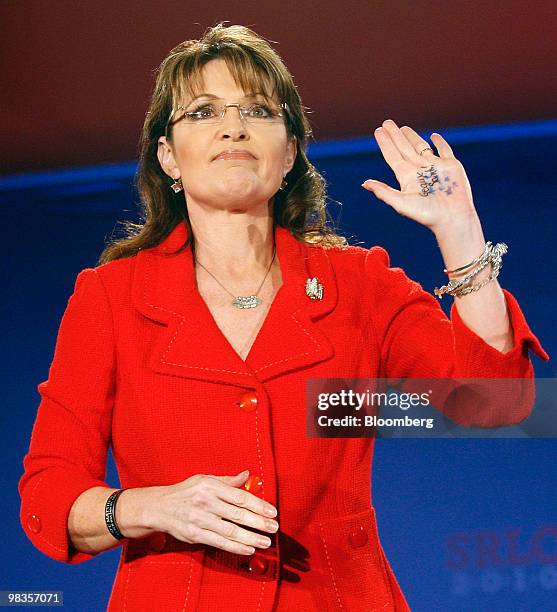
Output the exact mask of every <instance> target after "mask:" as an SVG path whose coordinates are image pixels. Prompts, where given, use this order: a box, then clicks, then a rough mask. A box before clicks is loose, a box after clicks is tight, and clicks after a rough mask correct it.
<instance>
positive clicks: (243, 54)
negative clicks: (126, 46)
mask: <svg viewBox="0 0 557 612" xmlns="http://www.w3.org/2000/svg"><path fill="white" fill-rule="evenodd" d="M218 58H220V59H223V60H225V62H226V64H227V66H228V69H229V70H230V72H231V74H232V76H233V78H234V80H235V81H236V83H237V84H238V85H239V86H240V87H242V89H243V90H244V91H245V92H255V91H263V92H265V93H266V94H267V95H269V96H270V97H276V98H277V99H278V100H280V102H281V103H286V104H287V109H288V110H287V113H286V118H285V124H286V130H287V133H288V135H289V136H292V137H294V138H295V139H296V147H297V155H296V160H295V162H294V166H293V168H292V170H291V171H290V172H289V173H288V174H287V175H286V181H287V186H286V187H285V188H284V190H279V191H278V192H277V193H276V195H275V196H274V206H273V215H274V221H275V223H277V224H279V225H281V226H282V227H285V228H287V229H288V230H290V231H291V232H292V234H293V235H294V236H296V238H298V239H299V240H301V241H304V242H308V243H313V244H315V243H318V244H322V245H323V246H327V247H329V246H345V245H346V239H345V238H344V237H343V236H340V235H338V234H337V233H336V232H335V231H334V229H333V228H332V227H331V226H329V225H328V219H327V210H326V183H325V180H324V178H323V177H322V176H321V174H320V173H319V172H318V171H317V170H316V169H315V167H314V166H313V164H312V163H311V162H310V161H309V160H308V158H307V156H306V149H307V144H308V139H309V138H310V137H311V136H312V132H311V126H310V124H309V121H308V118H307V115H306V109H305V108H304V106H303V105H302V101H301V98H300V95H299V93H298V90H297V89H296V86H295V84H294V81H293V79H292V75H291V74H290V72H289V71H288V69H287V68H286V66H285V65H284V63H283V61H282V59H281V58H280V56H279V55H278V53H277V52H276V51H275V50H274V49H273V48H272V47H271V45H270V44H269V43H268V42H267V40H265V39H264V38H262V37H261V36H259V35H258V34H256V33H255V32H254V31H253V30H250V29H249V28H247V27H245V26H240V25H232V26H228V27H226V26H224V25H223V23H219V24H217V25H216V26H214V27H212V28H209V29H208V30H207V31H206V32H205V33H204V35H203V36H202V37H201V38H200V39H199V40H187V41H185V42H182V43H180V44H179V45H178V46H176V47H174V49H172V50H171V51H170V53H169V54H168V56H167V57H166V58H165V59H164V60H163V62H162V63H161V65H160V66H159V68H158V70H157V73H156V80H155V85H154V89H153V93H152V97H151V102H150V104H149V109H148V111H147V115H146V117H145V122H144V124H143V131H142V135H141V140H140V157H139V166H138V171H137V175H136V186H137V190H138V193H139V197H140V217H141V219H142V221H143V222H142V223H133V222H132V221H124V222H123V225H124V227H125V233H126V236H125V237H124V238H120V239H116V240H113V241H112V242H111V243H109V244H108V245H107V246H106V247H105V249H104V250H103V252H102V253H101V255H100V257H99V260H98V263H99V265H100V264H104V263H107V262H109V261H112V260H113V259H119V258H122V257H130V256H132V255H135V254H136V253H137V252H138V251H139V250H141V249H146V248H150V247H153V246H156V245H157V244H159V243H160V242H162V240H164V238H165V237H166V236H167V235H168V234H169V233H170V232H171V231H172V230H173V229H174V227H175V226H176V225H177V224H178V223H179V222H181V221H183V220H185V222H186V224H187V228H188V238H187V240H186V242H185V243H184V244H183V245H181V246H180V248H179V249H178V250H177V251H176V252H175V253H179V252H181V251H182V250H184V249H185V248H187V247H188V245H189V244H192V245H193V240H192V238H193V232H192V228H191V224H190V222H189V217H188V212H187V206H186V205H185V202H184V198H183V195H182V193H179V194H175V193H174V192H173V191H172V190H171V189H170V183H171V182H172V181H171V179H170V177H168V176H167V175H166V174H165V172H164V171H163V170H162V168H161V166H160V163H159V160H158V157H157V148H158V140H159V137H160V136H163V135H164V134H165V130H166V129H167V123H168V119H169V117H170V116H171V113H172V111H173V109H174V108H175V107H176V104H177V101H178V100H180V99H182V98H183V97H184V95H185V94H189V95H190V96H191V97H194V95H196V94H197V93H198V91H199V87H200V85H201V82H202V70H203V67H204V66H205V64H206V63H207V62H209V61H210V60H213V59H218ZM168 137H169V138H170V139H171V138H172V131H171V127H170V131H169V132H168Z"/></svg>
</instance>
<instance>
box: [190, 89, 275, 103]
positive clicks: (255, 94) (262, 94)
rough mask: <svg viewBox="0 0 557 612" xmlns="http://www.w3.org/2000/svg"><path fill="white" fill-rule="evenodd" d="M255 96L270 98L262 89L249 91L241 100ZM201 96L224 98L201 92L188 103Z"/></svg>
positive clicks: (216, 98)
mask: <svg viewBox="0 0 557 612" xmlns="http://www.w3.org/2000/svg"><path fill="white" fill-rule="evenodd" d="M255 96H263V97H264V98H267V99H269V96H268V95H267V94H266V93H264V92H262V91H254V92H253V93H248V94H246V95H245V96H243V97H241V98H240V100H247V99H248V98H255ZM199 98H209V99H210V100H223V99H224V98H219V96H215V94H211V93H200V94H199V95H197V96H195V98H192V99H191V100H190V102H189V103H188V106H189V104H191V103H192V102H195V101H196V100H199Z"/></svg>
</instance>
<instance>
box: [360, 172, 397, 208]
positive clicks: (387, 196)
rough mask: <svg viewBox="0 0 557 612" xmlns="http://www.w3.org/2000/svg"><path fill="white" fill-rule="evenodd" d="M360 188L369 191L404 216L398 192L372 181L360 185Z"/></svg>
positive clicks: (379, 182)
mask: <svg viewBox="0 0 557 612" xmlns="http://www.w3.org/2000/svg"><path fill="white" fill-rule="evenodd" d="M362 187H363V188H364V189H366V190H367V191H371V192H372V193H373V195H374V196H375V197H376V198H379V199H380V200H383V202H385V203H386V204H388V205H389V206H392V207H393V208H394V209H395V210H396V211H397V212H399V213H401V214H404V212H403V210H402V209H403V207H404V204H403V201H402V198H401V195H400V191H398V190H396V189H393V188H392V187H389V185H385V183H382V182H381V181H376V180H374V179H368V180H367V181H364V182H363V183H362Z"/></svg>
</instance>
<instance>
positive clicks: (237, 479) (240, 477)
mask: <svg viewBox="0 0 557 612" xmlns="http://www.w3.org/2000/svg"><path fill="white" fill-rule="evenodd" d="M248 476H249V470H244V471H243V472H240V473H239V474H236V475H235V476H216V478H218V479H220V480H222V481H224V482H226V483H228V484H231V485H232V486H235V487H237V486H239V485H240V484H241V483H243V482H244V481H245V480H246V479H247V477H248Z"/></svg>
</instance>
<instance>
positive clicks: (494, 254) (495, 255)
mask: <svg viewBox="0 0 557 612" xmlns="http://www.w3.org/2000/svg"><path fill="white" fill-rule="evenodd" d="M507 250H508V247H507V245H506V244H505V243H504V242H498V243H497V244H496V245H495V246H493V245H492V243H491V242H488V243H487V244H486V247H485V249H484V252H483V253H482V255H480V257H478V258H476V259H475V260H474V262H472V264H467V265H466V266H463V267H462V268H458V269H457V270H452V271H451V272H458V271H459V270H463V269H466V268H468V267H470V265H473V264H477V268H476V269H475V270H473V271H472V272H471V273H470V274H468V275H466V276H464V278H461V279H459V280H457V279H451V280H449V282H448V283H447V284H446V285H443V286H442V287H440V288H438V287H435V289H434V290H433V292H434V293H435V295H436V296H437V297H438V298H439V299H442V298H443V295H444V294H445V293H447V294H448V295H452V296H454V297H461V296H463V295H468V294H469V293H472V292H473V291H477V290H478V289H481V288H482V287H484V286H485V285H487V283H489V282H491V281H492V280H494V279H496V278H497V277H498V276H499V272H500V271H501V267H502V262H501V260H502V257H503V255H504V254H505V253H506V252H507ZM488 264H491V267H492V271H491V274H490V275H489V278H486V279H485V280H483V281H482V282H480V283H477V284H475V285H474V284H471V283H470V280H471V279H472V278H473V277H474V276H476V275H477V274H478V273H479V272H481V271H482V270H483V269H484V268H485V267H486V266H487V265H488ZM445 271H446V270H445Z"/></svg>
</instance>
